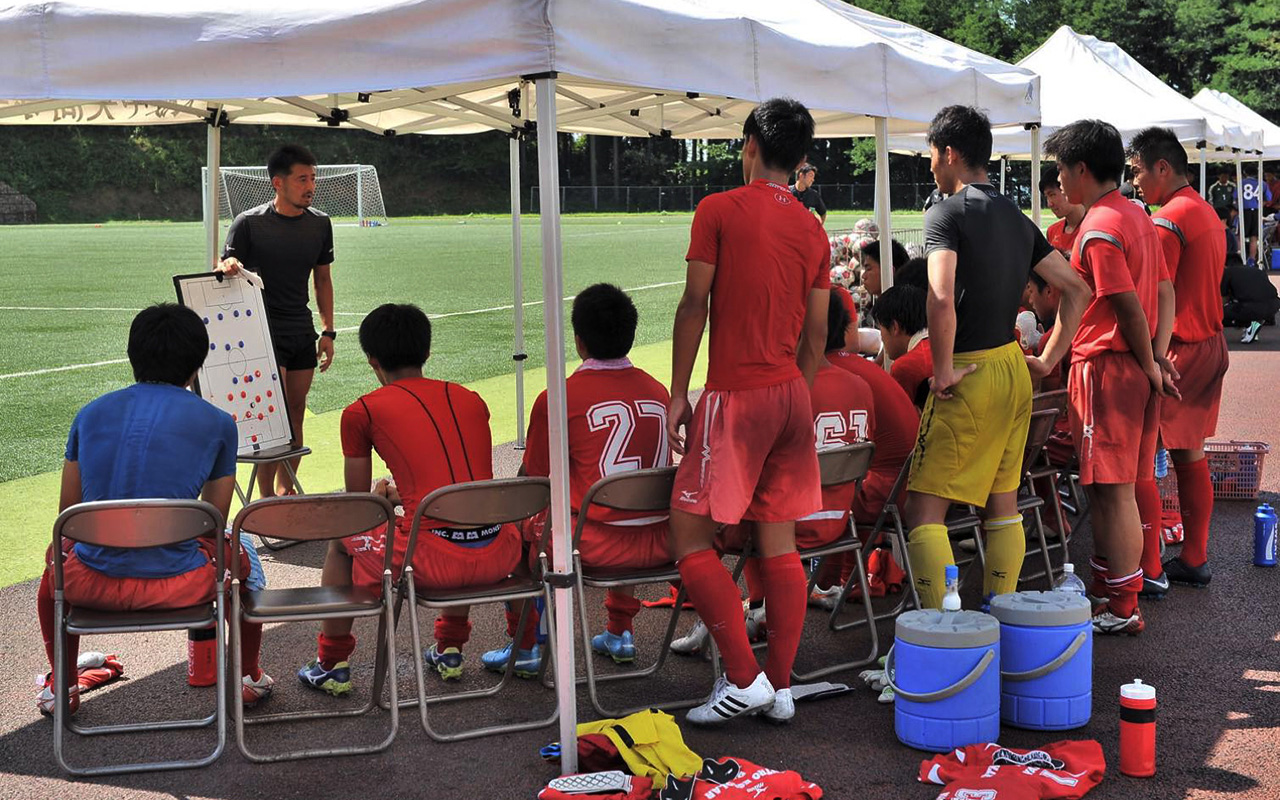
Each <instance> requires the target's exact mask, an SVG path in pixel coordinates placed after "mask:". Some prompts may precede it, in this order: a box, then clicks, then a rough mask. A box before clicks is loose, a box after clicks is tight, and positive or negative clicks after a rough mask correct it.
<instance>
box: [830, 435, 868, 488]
mask: <svg viewBox="0 0 1280 800" xmlns="http://www.w3.org/2000/svg"><path fill="white" fill-rule="evenodd" d="M875 454H876V445H875V443H874V442H858V443H856V444H846V445H842V446H840V447H834V448H832V449H830V450H822V451H819V453H818V471H819V472H820V473H821V475H822V486H823V488H826V487H828V486H841V485H844V484H846V483H853V482H854V481H860V480H862V479H863V478H865V477H866V475H867V470H869V469H871V459H872V457H873V456H874V455H875Z"/></svg>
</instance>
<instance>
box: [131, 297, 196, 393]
mask: <svg viewBox="0 0 1280 800" xmlns="http://www.w3.org/2000/svg"><path fill="white" fill-rule="evenodd" d="M208 355H209V331H208V330H206V329H205V325H204V323H203V322H202V321H201V320H200V315H199V314H197V313H196V312H194V311H192V310H191V309H189V308H187V307H186V306H180V305H178V304H176V303H157V304H156V305H153V306H148V307H147V308H144V309H142V310H141V311H139V312H138V316H136V317H134V318H133V324H131V325H130V326H129V365H130V366H131V367H133V379H134V380H135V381H138V382H139V383H144V382H145V383H171V384H173V385H174V386H186V385H187V381H188V380H189V379H190V378H191V374H192V373H194V372H195V371H196V370H198V369H200V365H201V364H203V363H204V359H205V357H206V356H208Z"/></svg>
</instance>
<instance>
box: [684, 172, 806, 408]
mask: <svg viewBox="0 0 1280 800" xmlns="http://www.w3.org/2000/svg"><path fill="white" fill-rule="evenodd" d="M686 257H687V259H688V260H690V261H702V262H704V263H708V264H713V265H714V266H715V268H716V272H715V277H714V279H713V281H712V286H711V315H710V317H711V335H710V339H711V342H710V353H709V355H710V357H709V361H708V372H707V388H708V389H754V388H762V387H765V386H773V385H776V384H779V383H783V382H785V381H788V380H791V379H793V378H796V377H799V375H800V370H799V367H797V365H796V345H797V342H798V341H799V339H800V333H801V329H802V328H803V325H804V318H805V309H806V306H807V303H808V295H809V291H810V290H811V289H815V288H817V289H825V288H828V287H829V285H830V274H829V265H830V260H831V249H830V244H829V243H828V241H827V237H826V236H825V234H824V233H823V232H822V226H821V224H820V223H819V222H818V221H817V219H816V218H815V217H814V216H813V215H812V214H810V213H809V212H808V211H807V210H805V208H804V206H803V204H801V203H800V202H799V201H797V200H796V199H795V197H794V196H793V195H792V194H791V191H790V190H789V189H788V188H787V187H785V186H781V185H779V184H776V183H773V182H771V181H765V180H757V181H754V182H752V183H751V184H749V185H747V186H743V187H740V188H737V189H733V190H730V191H727V192H721V193H719V194H714V195H710V196H708V197H706V198H704V199H703V201H702V202H701V203H699V204H698V211H697V213H696V214H695V215H694V220H693V229H692V232H691V236H690V245H689V253H688V255H687V256H686Z"/></svg>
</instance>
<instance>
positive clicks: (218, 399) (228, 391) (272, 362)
mask: <svg viewBox="0 0 1280 800" xmlns="http://www.w3.org/2000/svg"><path fill="white" fill-rule="evenodd" d="M173 285H174V288H176V289H177V290H178V301H179V302H180V303H182V305H184V306H186V307H187V308H190V309H191V310H192V311H195V312H196V313H197V314H199V315H200V319H201V320H203V321H204V324H205V327H206V328H207V329H208V331H209V357H208V358H206V359H205V360H204V366H202V367H200V371H199V372H198V373H197V375H196V385H195V391H196V392H197V393H199V394H200V396H201V397H203V398H204V399H205V400H208V401H209V402H210V403H213V404H214V405H215V406H217V407H218V408H220V409H222V410H223V411H226V412H227V413H228V414H230V415H231V416H233V417H235V420H236V428H237V430H238V431H239V435H240V447H239V450H238V454H239V455H242V456H244V455H252V454H253V453H257V452H259V451H261V450H268V449H271V448H274V447H280V446H282V445H285V446H287V445H288V444H289V442H290V441H291V440H292V438H293V435H292V432H291V431H292V428H291V427H290V426H289V411H288V408H287V407H286V405H285V403H284V389H283V386H282V384H281V382H280V371H279V370H278V369H276V355H275V350H274V349H273V348H272V346H271V333H270V331H268V330H267V314H266V311H265V310H264V309H263V306H262V291H261V290H260V289H258V287H256V286H254V285H253V284H251V283H250V282H249V281H248V280H246V279H244V278H241V277H229V276H226V275H221V274H219V273H215V272H205V273H201V274H199V275H175V276H174V278H173Z"/></svg>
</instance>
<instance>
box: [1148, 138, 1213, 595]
mask: <svg viewBox="0 0 1280 800" xmlns="http://www.w3.org/2000/svg"><path fill="white" fill-rule="evenodd" d="M1129 163H1130V164H1131V165H1132V167H1133V181H1134V183H1135V184H1136V185H1137V186H1138V188H1139V189H1140V190H1141V191H1142V195H1143V197H1146V198H1147V199H1148V200H1149V201H1150V202H1152V203H1154V204H1156V205H1158V206H1160V210H1159V211H1157V212H1156V213H1155V216H1154V217H1153V219H1152V221H1153V222H1155V224H1156V233H1157V234H1159V237H1160V244H1161V246H1162V249H1163V251H1164V261H1165V266H1166V267H1167V268H1168V270H1169V277H1170V279H1171V280H1172V281H1173V288H1174V294H1175V297H1176V307H1177V310H1176V312H1175V316H1174V320H1173V340H1172V342H1171V343H1170V345H1169V354H1168V355H1169V361H1170V362H1171V363H1172V365H1173V368H1174V369H1175V370H1177V372H1178V373H1179V378H1178V392H1179V393H1180V394H1181V395H1182V397H1181V399H1178V398H1173V397H1170V398H1168V399H1166V400H1163V401H1162V403H1161V407H1160V437H1161V439H1162V440H1163V442H1164V446H1165V447H1166V448H1168V450H1169V456H1170V457H1171V458H1172V459H1173V465H1174V469H1175V470H1176V471H1177V473H1178V505H1179V506H1180V507H1181V509H1182V525H1183V530H1184V531H1185V533H1186V538H1185V539H1184V541H1183V545H1182V553H1181V554H1180V555H1179V556H1178V557H1177V558H1174V559H1172V560H1170V561H1169V563H1167V564H1165V565H1163V569H1162V567H1161V564H1160V526H1159V525H1153V526H1151V529H1150V530H1148V531H1147V532H1146V535H1145V539H1144V542H1143V550H1142V571H1143V573H1144V574H1145V575H1146V578H1147V584H1146V585H1147V587H1148V588H1149V589H1154V590H1155V592H1156V593H1160V592H1162V591H1165V590H1167V589H1168V587H1169V581H1170V580H1173V581H1177V582H1178V583H1185V584H1190V585H1192V586H1205V585H1207V584H1208V583H1209V578H1210V572H1209V563H1208V559H1209V518H1210V517H1212V516H1213V482H1212V481H1211V480H1210V479H1209V462H1208V460H1206V459H1205V455H1204V441H1205V439H1206V438H1208V437H1210V436H1212V435H1213V434H1214V431H1215V430H1216V429H1217V426H1218V404H1219V402H1220V401H1221V399H1222V379H1223V376H1224V375H1226V372H1227V362H1228V358H1227V340H1226V339H1225V338H1224V337H1223V334H1222V300H1221V298H1220V295H1219V290H1220V288H1221V284H1222V270H1223V265H1224V264H1225V263H1226V259H1227V252H1226V244H1225V242H1223V240H1222V227H1221V225H1222V224H1221V222H1219V220H1218V215H1217V213H1216V212H1215V211H1214V210H1213V206H1211V205H1209V203H1207V202H1206V201H1205V200H1204V199H1203V198H1201V197H1200V195H1199V194H1197V193H1196V191H1195V189H1193V188H1191V185H1190V183H1189V182H1188V180H1187V151H1186V150H1184V149H1183V148H1182V145H1181V144H1179V143H1178V137H1177V136H1175V135H1174V133H1173V132H1172V131H1170V130H1168V129H1167V128H1147V129H1146V130H1144V131H1142V132H1141V133H1139V134H1138V135H1137V136H1135V137H1133V141H1132V142H1131V143H1130V145H1129ZM1143 491H1144V492H1146V493H1147V495H1150V493H1151V492H1156V495H1155V498H1156V500H1155V503H1156V505H1155V508H1156V509H1157V510H1158V509H1159V508H1160V506H1159V492H1158V491H1156V489H1155V486H1154V485H1151V486H1149V487H1146V488H1145V489H1144V490H1143ZM1140 498H1141V495H1140ZM1148 502H1150V501H1148ZM1144 527H1145V526H1144ZM1162 573H1163V574H1162Z"/></svg>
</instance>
